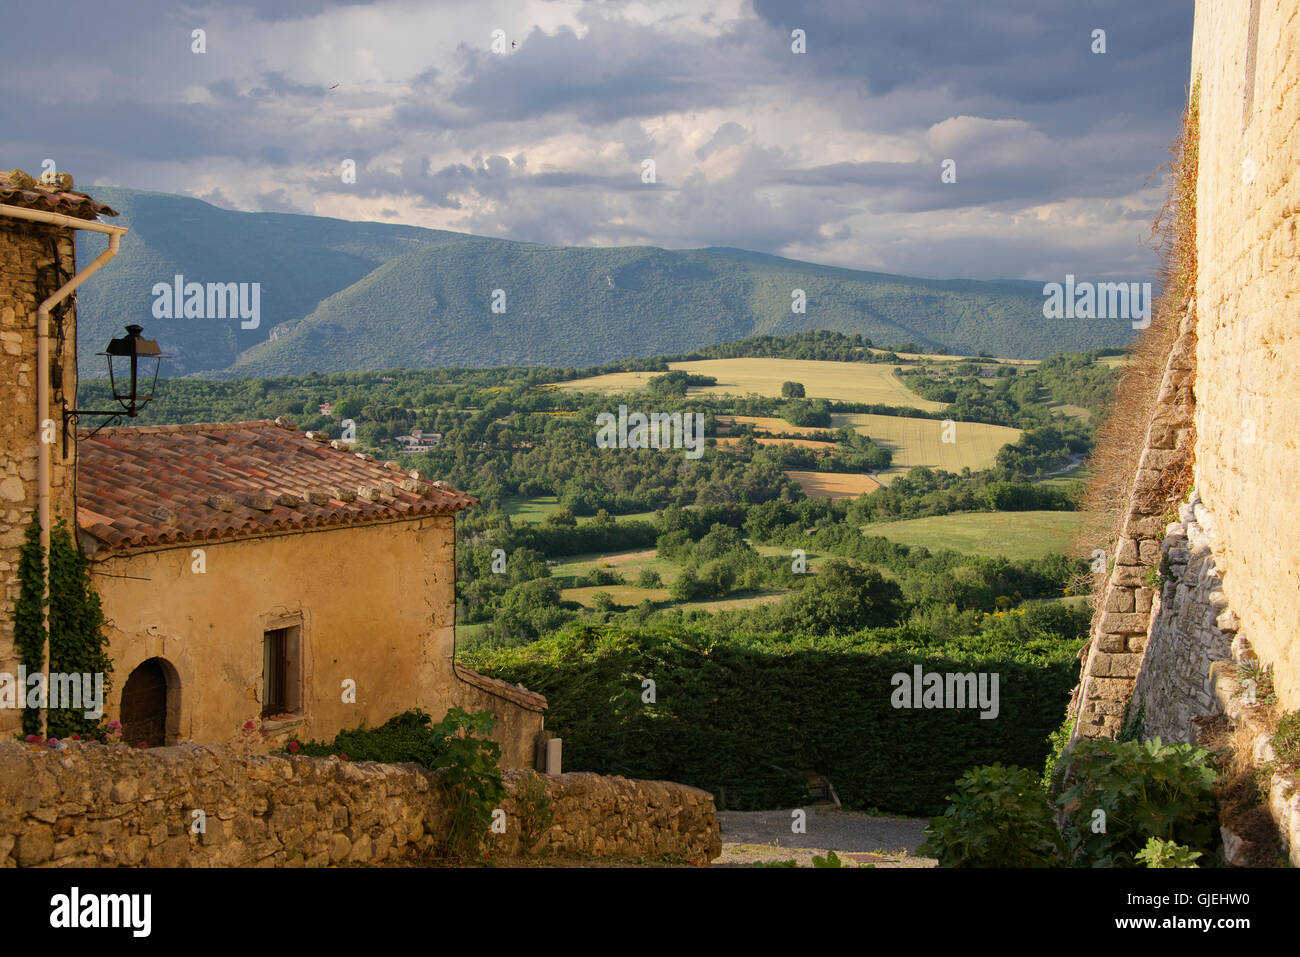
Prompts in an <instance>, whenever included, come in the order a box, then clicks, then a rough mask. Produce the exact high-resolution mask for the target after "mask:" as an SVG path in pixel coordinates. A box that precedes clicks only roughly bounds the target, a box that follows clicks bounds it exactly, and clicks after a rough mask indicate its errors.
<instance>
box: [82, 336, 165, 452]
mask: <svg viewBox="0 0 1300 957" xmlns="http://www.w3.org/2000/svg"><path fill="white" fill-rule="evenodd" d="M142 332H144V327H143V326H137V325H130V326H127V327H126V335H125V336H122V337H121V338H119V339H113V340H112V341H110V342H109V344H108V346H107V348H105V349H104V351H103V352H101V353H99V355H101V356H107V357H108V381H109V385H110V386H111V388H112V390H113V398H114V399H116V400H117V404H118V405H119V406H121V409H120V410H118V409H107V410H105V409H69V408H68V407H67V404H66V403H64V408H63V454H64V456H65V457H66V456H67V454H68V433H69V431H70V428H71V425H72V423H73V422H75V421H77V420H78V419H79V418H80V417H81V416H83V415H106V416H109V418H107V419H105V420H104V421H103V422H101V423H100V424H99V425H98V426H96V428H95V431H94V432H91V433H90V434H91V435H94V434H95V432H98V431H99V430H100V429H102V428H104V427H105V426H106V425H108V424H110V423H112V422H117V421H118V420H120V419H121V418H122V416H127V417H128V418H132V419H134V418H135V417H136V416H137V415H139V414H140V411H141V410H142V409H143V408H144V407H145V406H146V405H148V404H149V403H150V402H151V401H152V400H153V394H154V389H156V388H157V386H158V367H159V366H160V365H161V364H162V360H163V359H166V358H169V357H168V356H165V355H163V352H162V350H161V349H159V348H158V343H157V342H156V341H155V340H153V339H145V338H144V337H143V336H141V335H140V333H142ZM151 360H152V363H153V365H152V367H151V366H150V361H151ZM144 380H148V387H147V388H146V389H145V390H144V391H141V383H142V382H143V381H144Z"/></svg>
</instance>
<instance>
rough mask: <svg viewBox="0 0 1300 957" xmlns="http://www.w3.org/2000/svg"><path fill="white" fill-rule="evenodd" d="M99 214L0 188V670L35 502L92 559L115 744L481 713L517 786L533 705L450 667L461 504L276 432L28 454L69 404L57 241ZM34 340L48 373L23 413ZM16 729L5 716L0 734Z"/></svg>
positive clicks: (295, 733)
mask: <svg viewBox="0 0 1300 957" xmlns="http://www.w3.org/2000/svg"><path fill="white" fill-rule="evenodd" d="M64 185H66V186H67V187H70V185H71V184H70V182H68V183H65V184H64ZM11 207H12V208H11ZM13 208H19V209H22V210H31V211H36V212H39V213H40V214H41V216H40V218H38V219H33V218H31V213H28V212H19V213H15V212H14V211H13ZM98 215H115V214H114V213H113V211H112V210H110V209H109V208H108V207H106V206H103V205H102V204H98V203H95V202H94V201H93V200H91V199H90V197H88V196H85V194H82V193H74V192H71V191H70V190H69V189H60V188H57V187H55V186H50V187H42V186H40V185H34V184H32V183H31V182H30V177H26V178H25V179H20V180H19V181H18V183H17V185H14V183H13V181H9V185H8V186H6V181H4V180H0V343H2V344H3V355H2V356H0V366H2V367H0V390H3V402H4V405H5V407H6V408H7V409H12V410H13V414H12V415H8V416H5V417H4V418H3V423H2V424H0V581H2V582H3V588H4V596H3V597H4V599H5V600H4V604H3V608H2V609H0V671H7V672H9V673H11V674H13V673H16V672H17V670H18V665H19V664H20V661H19V655H18V652H17V649H16V648H15V644H14V628H13V603H14V600H15V599H16V598H17V595H18V590H19V584H18V579H17V571H16V570H17V564H18V550H19V548H20V547H21V545H22V542H23V536H24V534H25V532H26V529H27V527H28V526H29V525H30V523H31V522H33V521H39V520H40V519H41V517H42V511H41V507H40V501H41V500H44V501H45V502H46V503H47V504H46V509H47V512H46V513H45V514H44V516H43V517H44V518H45V520H46V521H51V520H54V521H56V520H58V519H59V518H64V519H66V520H68V521H69V524H72V523H73V521H74V516H75V525H76V527H77V528H78V530H79V538H80V543H81V545H82V548H83V551H84V552H85V553H86V554H87V555H88V557H89V558H90V559H91V561H92V573H91V578H92V582H93V584H94V586H95V589H96V591H97V593H98V594H99V596H100V599H101V602H102V606H103V610H104V615H105V619H106V632H107V635H108V638H109V653H110V656H111V658H112V661H113V667H114V673H113V676H112V681H111V683H110V684H111V688H110V690H109V693H108V695H107V702H106V708H105V711H106V714H107V716H108V717H109V718H116V719H119V720H121V721H122V722H123V725H124V735H125V736H126V737H127V739H128V740H130V741H131V742H132V743H134V742H135V741H136V740H144V741H147V742H149V743H150V744H155V745H157V744H173V743H176V742H178V741H182V740H193V741H199V742H217V743H220V742H227V741H231V740H235V739H238V738H239V737H240V736H241V734H242V731H243V728H244V727H245V725H246V723H247V722H252V723H253V726H254V727H265V729H266V730H267V731H268V732H269V733H270V735H271V740H272V741H273V742H280V743H282V742H285V741H287V740H288V739H289V738H291V737H296V738H301V739H307V738H313V739H328V738H332V737H333V736H334V735H335V734H336V733H337V732H338V731H340V730H343V729H346V728H354V727H358V726H361V725H363V724H364V725H367V726H371V727H373V726H375V725H378V724H381V723H383V722H384V721H385V720H387V719H388V718H390V717H392V716H393V715H394V714H397V713H399V712H401V711H404V710H406V709H408V708H412V707H419V708H423V709H424V710H425V711H427V712H429V713H430V714H431V715H433V717H434V719H435V720H436V719H438V718H440V717H441V716H442V714H443V713H444V712H445V711H446V710H447V708H449V707H451V706H452V705H460V706H462V707H465V708H466V709H467V710H471V711H476V710H484V709H489V710H492V711H493V712H494V713H495V714H496V715H497V717H498V725H497V732H496V737H497V740H498V741H499V742H500V743H501V745H502V752H503V754H502V765H503V766H505V767H531V766H533V764H534V747H535V739H537V738H538V737H539V736H542V737H544V732H543V731H542V723H543V714H544V711H545V708H546V700H545V698H543V697H542V696H540V695H537V694H534V693H532V692H529V691H526V690H525V689H523V688H519V687H514V686H510V685H508V684H506V683H504V682H500V681H497V680H495V679H491V678H488V677H486V676H483V675H480V674H477V673H476V672H473V671H470V670H468V669H465V668H461V667H459V666H457V665H456V664H455V662H454V644H455V621H454V614H455V611H454V608H455V597H454V591H455V570H456V563H455V515H456V513H457V512H458V511H460V510H461V509H464V508H468V507H470V506H472V505H474V504H475V500H474V499H473V498H471V497H470V496H468V495H465V494H464V493H461V492H458V491H456V490H455V489H452V488H450V487H449V486H447V485H446V483H442V482H430V481H427V480H425V479H424V478H423V477H421V476H419V474H418V473H407V472H403V471H401V470H400V469H399V468H398V467H397V465H396V463H379V462H376V461H375V460H374V459H373V457H371V456H367V455H362V454H357V453H353V452H350V451H348V450H347V449H346V447H344V446H343V445H342V444H341V443H333V444H331V443H329V442H328V441H327V440H326V439H324V437H322V436H319V435H315V434H311V433H307V434H304V433H302V432H300V431H298V430H297V429H296V428H295V427H294V426H293V424H292V423H290V422H288V421H287V420H283V419H281V420H276V421H275V422H269V421H259V422H240V423H219V424H204V425H182V426H154V427H125V428H106V429H102V430H100V431H98V432H97V433H95V434H91V433H90V432H87V431H86V430H80V431H76V432H75V434H72V432H71V431H69V434H68V441H67V442H66V447H65V444H64V443H63V442H60V441H55V442H52V443H51V442H49V441H48V438H49V430H48V429H47V430H46V431H45V435H44V438H45V441H42V429H41V428H40V427H39V425H38V423H41V422H46V421H47V419H48V420H53V421H54V422H56V423H57V422H58V420H59V418H60V417H61V408H60V403H61V402H62V400H63V398H64V397H65V396H66V397H67V406H68V407H69V408H71V407H74V406H75V404H76V403H75V395H76V349H75V345H74V344H75V341H76V339H75V331H76V325H75V322H76V319H75V300H73V299H71V298H70V297H69V298H64V299H62V300H61V301H60V302H58V303H56V304H55V305H53V306H49V305H46V306H45V307H44V310H42V304H43V303H48V301H49V300H50V299H51V297H52V296H54V294H55V293H56V291H59V290H60V287H61V286H63V285H64V284H65V283H66V282H67V280H68V279H69V278H70V277H72V276H74V275H76V274H77V267H76V263H75V251H74V246H73V239H72V237H73V230H74V229H76V228H87V227H99V228H98V229H97V230H96V231H100V232H103V231H105V228H104V227H103V226H102V224H99V223H97V222H94V220H95V217H96V216H98ZM114 229H117V233H116V235H113V236H112V238H113V239H114V240H116V238H117V236H120V235H121V233H122V232H124V230H120V229H118V228H116V227H114ZM115 249H116V245H115V244H114V247H113V250H112V251H114V252H115ZM105 255H106V256H107V255H108V254H105ZM108 258H111V256H108ZM101 260H103V261H107V260H106V259H105V257H104V256H101V257H100V260H96V262H97V263H99V264H101V265H102V262H101ZM87 272H88V270H87ZM38 313H42V314H43V315H46V316H48V318H45V319H40V317H38V315H37V314H38ZM38 319H40V321H39V322H38ZM38 325H40V326H47V327H48V329H47V330H46V331H47V332H48V334H47V335H46V336H45V337H44V338H45V339H46V340H47V343H46V345H47V348H48V352H49V356H50V361H49V363H48V368H49V380H48V385H49V391H48V394H46V395H44V396H42V397H41V398H40V400H39V401H36V400H35V397H34V396H33V394H32V393H33V392H34V391H35V384H34V382H33V380H34V379H37V376H36V369H38V368H39V367H40V365H41V362H40V361H39V360H38V358H37V352H38V346H39V345H40V339H41V338H42V337H41V336H39V335H38ZM164 387H165V386H164ZM38 406H46V407H47V408H45V409H44V412H45V414H40V412H41V410H40V409H38ZM51 410H52V411H51ZM47 424H48V423H47ZM54 431H55V432H57V431H58V429H57V425H56V427H55V429H54ZM42 475H47V476H48V477H49V478H48V479H47V482H46V483H45V484H44V485H42V483H41V476H42ZM43 488H44V489H48V491H42V489H43ZM47 527H48V526H47ZM20 720H21V719H20V716H19V715H18V713H17V712H16V711H15V710H9V709H0V734H4V733H13V732H15V731H17V730H18V727H19V725H20Z"/></svg>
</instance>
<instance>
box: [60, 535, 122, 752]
mask: <svg viewBox="0 0 1300 957" xmlns="http://www.w3.org/2000/svg"><path fill="white" fill-rule="evenodd" d="M107 646H108V637H107V636H106V635H105V634H104V612H103V610H102V609H101V607H100V603H99V595H97V594H96V593H95V589H94V587H93V586H92V585H91V582H90V562H89V561H88V560H87V559H86V557H85V556H84V555H82V554H81V550H80V549H79V548H78V547H77V545H76V542H75V541H74V540H73V538H72V533H71V532H70V531H69V530H68V526H67V523H66V522H65V521H63V520H62V519H60V520H59V521H58V522H56V523H55V526H54V528H52V529H51V530H50V672H51V673H54V672H62V673H67V674H75V675H81V674H91V675H95V674H102V675H103V676H104V679H103V681H104V684H103V688H104V692H105V694H107V692H108V689H109V687H110V675H111V674H112V672H113V662H112V659H111V658H110V657H109V655H108V647H107ZM86 710H88V708H84V707H83V708H51V709H50V713H49V716H48V718H47V719H46V726H47V729H48V733H49V735H50V736H51V737H55V738H65V737H69V736H71V735H73V734H81V735H91V734H94V733H96V732H98V731H99V725H100V721H101V719H100V718H87V717H85V711H86Z"/></svg>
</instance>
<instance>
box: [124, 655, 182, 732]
mask: <svg viewBox="0 0 1300 957" xmlns="http://www.w3.org/2000/svg"><path fill="white" fill-rule="evenodd" d="M179 691H180V688H179V683H178V682H177V680H176V672H175V669H174V668H172V667H171V666H170V665H169V664H168V663H167V662H165V661H164V660H163V659H161V658H149V659H148V660H146V661H142V662H141V663H140V664H139V665H138V666H136V668H135V670H134V671H132V672H131V675H130V677H128V678H127V679H126V684H125V685H123V686H122V741H123V742H124V743H126V744H130V745H136V744H139V743H140V742H141V741H143V742H145V743H146V744H147V745H149V747H151V748H160V747H162V746H163V745H164V744H166V743H167V733H168V730H169V725H171V724H173V722H172V721H169V720H168V719H169V718H171V717H172V716H173V715H175V714H177V713H178V712H179V707H178V706H179V704H180V700H179Z"/></svg>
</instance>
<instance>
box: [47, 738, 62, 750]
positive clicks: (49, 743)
mask: <svg viewBox="0 0 1300 957" xmlns="http://www.w3.org/2000/svg"><path fill="white" fill-rule="evenodd" d="M58 743H59V739H58V738H50V739H48V740H47V741H46V742H45V746H46V747H47V748H52V747H54V746H55V745H56V744H58Z"/></svg>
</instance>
